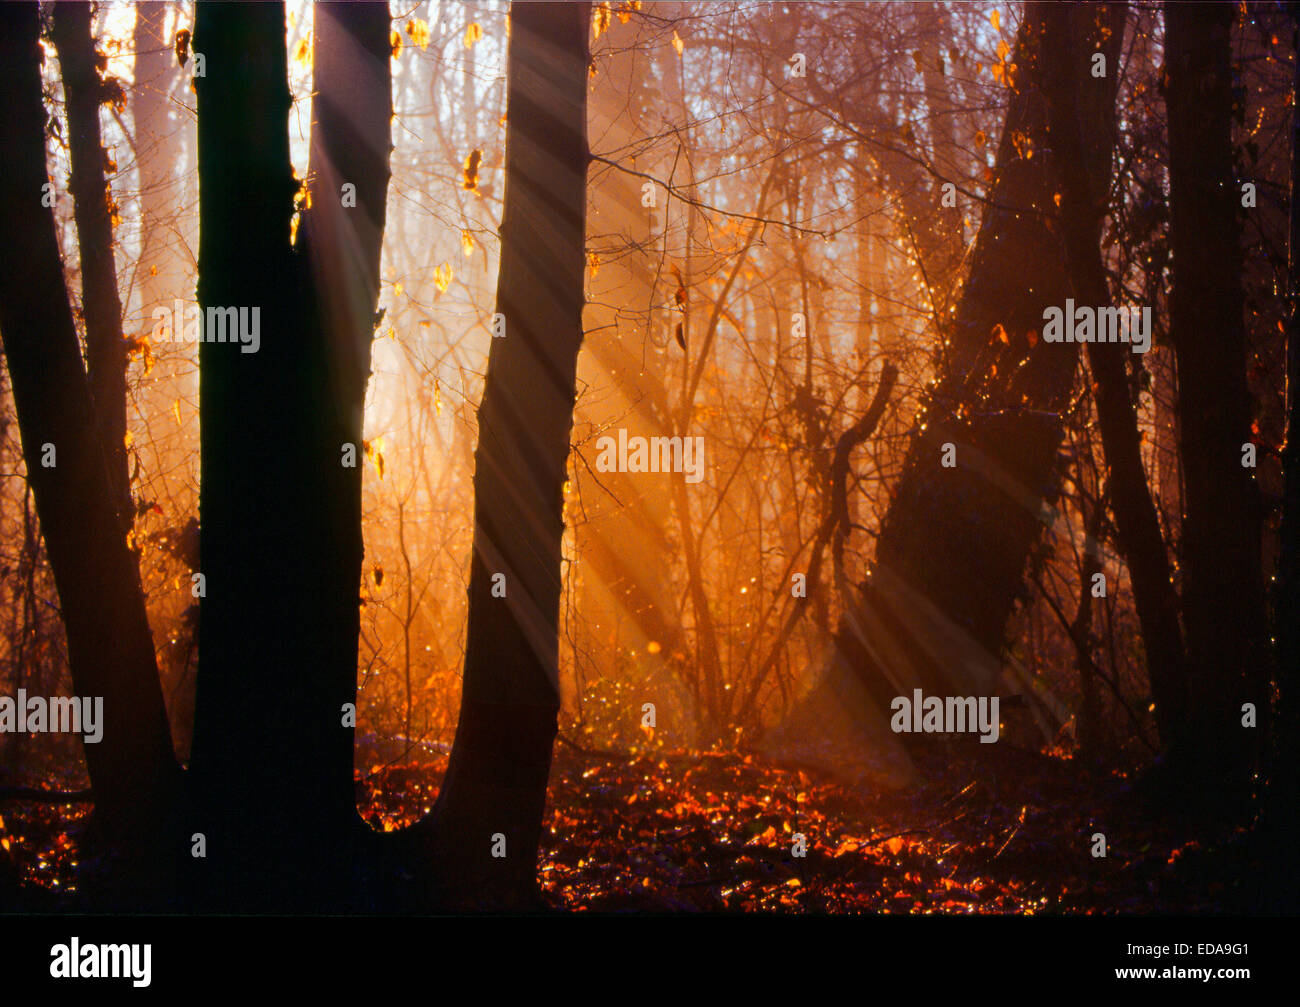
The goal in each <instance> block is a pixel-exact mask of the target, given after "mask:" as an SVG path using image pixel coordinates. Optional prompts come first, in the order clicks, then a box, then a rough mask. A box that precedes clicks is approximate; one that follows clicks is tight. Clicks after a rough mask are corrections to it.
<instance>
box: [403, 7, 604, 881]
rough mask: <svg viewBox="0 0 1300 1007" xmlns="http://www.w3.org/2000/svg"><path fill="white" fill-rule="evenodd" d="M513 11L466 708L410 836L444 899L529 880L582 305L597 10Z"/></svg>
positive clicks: (550, 731)
mask: <svg viewBox="0 0 1300 1007" xmlns="http://www.w3.org/2000/svg"><path fill="white" fill-rule="evenodd" d="M510 19H511V20H510V24H511V32H510V49H509V55H508V60H507V80H508V85H507V86H508V91H507V103H506V108H507V116H508V118H507V122H508V125H507V131H506V190H505V210H504V215H503V219H502V223H501V271H500V276H499V278H498V284H497V310H498V311H499V312H500V313H501V314H502V315H504V316H505V323H506V335H505V337H504V338H501V339H494V340H493V342H492V348H491V352H490V354H489V356H488V371H487V381H486V385H485V388H484V392H483V401H482V403H481V405H480V406H479V413H478V416H479V441H478V450H477V453H476V471H475V475H474V497H475V499H474V520H475V525H474V554H473V559H472V561H471V567H470V587H469V632H468V643H467V646H466V654H465V678H464V686H463V689H462V694H461V707H460V720H459V723H458V724H457V727H456V740H455V744H454V747H453V749H452V754H451V762H450V764H449V766H448V770H447V776H446V779H445V781H444V783H443V787H442V792H441V793H440V794H439V796H438V802H437V805H436V807H435V808H434V810H433V813H432V815H431V816H430V817H429V818H428V819H426V820H425V822H423V823H422V824H421V826H417V828H416V830H413V831H414V834H415V838H418V839H419V840H420V841H422V842H423V844H424V846H423V850H424V853H425V855H426V856H429V855H432V856H433V857H434V858H435V860H434V873H435V875H436V877H437V878H439V879H440V880H441V882H442V884H441V885H440V886H439V887H440V888H441V889H442V896H443V897H444V898H445V899H448V900H450V901H451V902H453V903H455V902H457V901H459V900H461V899H468V898H470V897H472V898H473V900H474V902H475V903H476V904H477V905H480V906H483V905H494V904H495V905H518V904H520V903H521V901H522V902H527V901H528V900H529V899H530V897H531V896H532V893H533V892H535V886H536V860H537V847H538V841H539V839H540V834H541V822H542V812H543V810H544V807H545V802H546V781H547V775H548V773H549V770H550V764H551V748H552V745H553V743H554V738H555V732H556V717H557V713H558V710H559V683H558V674H559V670H558V645H559V635H558V632H559V631H558V618H559V603H560V582H561V569H560V540H561V536H562V534H563V531H564V525H563V520H562V516H561V512H562V503H563V500H562V496H563V486H564V481H565V463H566V459H567V457H568V453H569V435H570V430H571V426H572V421H573V404H574V398H575V394H576V389H575V375H576V368H577V359H578V349H579V347H580V346H581V344H582V308H583V300H584V297H583V260H584V256H583V248H584V217H585V207H586V173H587V163H588V151H587V139H586V107H587V37H588V32H589V31H590V30H591V29H590V23H591V22H590V4H587V3H535V4H534V3H529V4H515V5H513V6H512V7H511V11H510ZM501 595H504V596H501ZM494 852H495V854H496V855H494Z"/></svg>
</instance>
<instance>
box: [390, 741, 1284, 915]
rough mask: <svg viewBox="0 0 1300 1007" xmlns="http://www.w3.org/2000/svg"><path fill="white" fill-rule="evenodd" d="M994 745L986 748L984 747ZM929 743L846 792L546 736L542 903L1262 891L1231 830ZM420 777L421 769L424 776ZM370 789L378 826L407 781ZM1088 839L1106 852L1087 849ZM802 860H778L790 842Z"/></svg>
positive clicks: (646, 904) (1030, 907)
mask: <svg viewBox="0 0 1300 1007" xmlns="http://www.w3.org/2000/svg"><path fill="white" fill-rule="evenodd" d="M990 747H994V746H990ZM996 748H997V749H999V750H1000V751H999V752H998V753H997V754H996V755H994V754H992V753H990V752H989V751H988V749H983V750H979V746H974V747H971V746H967V747H966V748H965V749H961V748H953V749H950V750H936V751H933V752H931V753H929V754H928V755H926V756H923V757H922V760H921V761H920V762H919V763H918V769H919V770H920V773H921V776H922V778H923V779H924V780H926V781H927V782H926V783H924V784H923V785H922V786H920V787H916V788H911V789H909V790H907V791H889V790H883V789H882V790H878V791H867V790H864V789H862V788H858V789H852V788H847V787H845V786H843V785H842V784H840V783H837V782H836V781H834V780H831V779H828V778H826V777H825V776H824V775H821V774H817V773H811V772H806V771H803V770H799V769H793V768H788V767H780V766H776V765H773V764H771V763H768V762H765V761H762V760H761V759H760V758H759V757H757V756H740V755H725V754H707V753H691V754H666V753H665V754H655V755H642V756H619V757H613V756H609V755H598V754H589V753H584V752H582V751H577V750H575V749H574V748H573V747H571V746H566V745H564V744H561V745H559V746H557V749H556V761H555V766H554V768H553V770H552V774H551V786H550V793H549V800H548V810H547V816H546V821H545V824H544V829H543V836H542V851H541V857H540V871H541V884H542V889H543V892H544V894H545V896H546V898H547V899H548V901H550V902H551V904H552V905H554V906H556V907H557V908H564V909H568V910H576V911H594V912H631V913H637V912H651V913H681V912H685V913H691V912H744V911H756V912H784V913H791V912H793V913H800V912H802V913H843V912H849V913H945V914H946V913H954V914H955V913H1015V914H1033V913H1044V912H1046V913H1084V914H1086V913H1137V914H1148V913H1216V912H1217V913H1223V912H1250V911H1258V909H1259V907H1260V906H1261V905H1262V904H1264V901H1265V899H1266V897H1267V894H1268V893H1267V892H1266V891H1264V890H1263V889H1264V888H1265V887H1266V886H1265V883H1264V878H1266V877H1267V876H1268V871H1267V870H1265V869H1264V867H1263V865H1262V863H1261V862H1260V859H1259V856H1258V854H1257V852H1256V847H1257V846H1258V844H1257V843H1256V842H1255V841H1254V839H1253V836H1252V834H1251V833H1250V832H1249V831H1247V830H1244V829H1231V828H1221V829H1219V830H1218V834H1216V835H1213V836H1207V835H1206V834H1205V829H1204V827H1201V828H1199V829H1197V830H1196V835H1197V838H1194V839H1193V838H1189V835H1190V834H1191V833H1190V830H1189V829H1187V828H1181V829H1180V828H1179V827H1178V826H1177V825H1175V824H1172V823H1170V822H1169V821H1168V820H1167V818H1161V819H1156V818H1153V817H1152V816H1151V815H1150V814H1148V813H1147V812H1145V811H1144V810H1143V808H1142V806H1141V803H1140V802H1139V801H1137V800H1136V799H1135V798H1134V796H1133V795H1132V794H1130V793H1127V792H1126V791H1127V790H1128V787H1127V782H1126V781H1125V780H1123V779H1119V778H1116V777H1113V776H1112V777H1103V778H1100V779H1095V780H1089V779H1088V778H1087V776H1086V774H1081V772H1080V768H1079V766H1078V765H1077V764H1075V763H1072V762H1070V761H1068V760H1062V759H1055V758H1048V757H1046V756H1041V755H1037V754H1035V753H1032V752H1027V751H1024V750H1017V749H1012V748H1010V747H1009V746H1005V747H1004V746H996ZM430 768H433V767H430ZM435 776H436V770H435V773H433V774H428V773H421V772H420V770H418V769H417V770H395V771H394V770H390V771H387V772H383V773H379V774H376V775H375V776H373V777H371V779H370V781H369V783H368V784H367V787H368V789H369V788H373V789H369V793H370V795H371V799H372V801H373V803H372V804H371V806H370V809H369V818H370V820H371V822H372V824H373V825H375V827H377V828H385V827H386V828H390V829H391V828H397V827H400V826H401V825H403V824H406V819H404V818H403V816H402V815H401V813H400V812H399V811H398V808H397V805H396V804H395V803H394V800H395V798H396V799H398V800H400V795H401V794H402V792H403V791H405V790H408V788H415V789H416V791H417V792H421V793H424V794H425V795H427V799H428V800H430V801H431V800H432V796H433V795H434V794H436V792H437V780H436V778H434V777H435ZM1097 832H1101V833H1104V835H1105V837H1106V843H1107V854H1106V857H1105V858H1100V857H1096V858H1095V857H1093V856H1092V849H1093V845H1094V841H1093V836H1094V834H1095V833H1097ZM800 833H802V834H803V835H804V836H805V839H806V855H805V856H803V857H796V856H793V855H792V850H793V847H794V844H795V837H796V835H797V834H800Z"/></svg>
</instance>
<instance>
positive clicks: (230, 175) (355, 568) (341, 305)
mask: <svg viewBox="0 0 1300 1007" xmlns="http://www.w3.org/2000/svg"><path fill="white" fill-rule="evenodd" d="M322 6H328V7H329V9H327V10H322V9H321V8H320V7H318V8H317V11H316V16H317V23H316V48H315V59H316V69H315V74H316V76H315V88H316V96H315V98H314V101H313V108H312V111H313V129H312V154H311V164H312V169H313V172H314V175H315V183H314V186H313V188H312V190H311V205H310V209H306V210H305V211H304V216H303V223H302V229H301V232H300V233H301V235H302V240H301V243H300V247H299V248H298V249H296V250H295V249H294V248H293V247H292V246H291V244H290V218H291V216H292V213H293V209H294V195H295V190H296V189H297V185H296V183H295V181H294V179H293V177H292V169H291V167H290V161H289V141H288V120H287V115H288V109H289V92H288V86H287V76H286V70H287V62H286V53H285V41H284V8H283V5H280V4H275V5H271V4H266V5H244V4H239V5H224V4H207V3H203V4H200V5H199V8H198V17H197V23H196V38H195V51H196V52H200V53H203V55H204V56H205V58H206V61H207V67H206V70H207V73H206V75H205V76H204V77H202V78H200V79H199V80H198V96H199V184H200V213H201V217H200V225H201V239H200V244H199V303H200V305H201V306H202V307H204V308H205V309H207V308H212V307H231V306H236V307H240V308H249V309H252V308H257V309H259V310H260V315H261V326H260V329H261V336H260V345H259V346H258V347H257V349H256V351H255V352H244V351H245V350H248V349H249V347H248V346H242V345H241V344H239V343H229V342H227V343H219V342H211V341H205V342H204V343H203V344H202V345H201V347H200V350H199V359H200V402H201V405H200V409H201V416H202V422H203V428H202V437H201V451H202V460H203V481H202V489H201V496H200V510H201V514H202V523H201V536H202V539H201V553H202V572H203V573H204V575H205V576H206V579H207V593H206V596H205V597H204V599H203V601H202V605H201V623H200V667H199V681H198V695H197V697H196V712H195V738H194V760H193V765H194V772H195V785H196V792H197V793H198V795H199V816H200V818H201V821H200V822H199V827H198V831H205V833H206V834H207V835H208V843H209V853H208V858H207V863H206V865H204V867H202V868H200V874H199V885H200V890H201V891H204V892H206V894H207V895H208V896H213V897H216V898H217V899H218V904H221V905H230V906H233V907H235V908H240V907H244V908H258V907H262V906H269V907H275V908H277V909H283V908H284V907H286V906H292V907H295V908H302V909H311V908H320V907H329V906H337V905H338V904H339V900H340V899H342V898H345V897H346V895H347V888H348V886H349V885H350V883H351V881H352V880H353V879H352V867H353V865H354V863H355V857H356V851H357V846H356V843H357V839H358V836H359V834H360V833H359V828H358V821H357V817H356V812H355V805H354V797H353V782H352V781H353V774H352V759H353V755H352V743H353V734H354V730H353V726H352V725H353V723H354V721H353V720H350V719H349V718H348V717H347V716H346V710H345V705H346V704H348V703H354V702H355V699H356V646H357V632H358V625H359V623H358V613H357V604H358V588H359V583H360V565H361V489H360V487H361V475H360V465H361V459H362V456H363V455H362V445H361V411H362V404H363V400H364V394H365V384H366V380H367V378H368V374H369V361H370V339H371V336H372V333H373V330H374V312H375V300H376V297H377V292H378V287H379V248H380V240H381V236H382V230H383V223H384V200H385V194H386V191H387V184H388V155H389V147H390V140H389V129H390V125H389V123H390V119H391V95H390V70H389V58H390V56H389V50H388V29H389V20H388V10H387V7H386V5H384V4H356V5H337V6H333V5H322ZM344 183H351V184H353V185H355V195H356V200H355V206H351V205H349V203H350V202H351V200H350V199H349V200H347V201H345V200H344V198H343V193H342V191H341V189H342V185H343V184H344ZM349 463H350V464H349ZM322 543H328V544H329V546H328V547H327V548H322ZM205 875H206V876H205Z"/></svg>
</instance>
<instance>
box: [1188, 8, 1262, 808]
mask: <svg viewBox="0 0 1300 1007" xmlns="http://www.w3.org/2000/svg"><path fill="white" fill-rule="evenodd" d="M1235 10H1236V8H1235V7H1233V6H1231V5H1220V4H1166V5H1165V30H1166V53H1165V63H1166V67H1167V73H1168V77H1167V83H1166V94H1165V100H1166V108H1167V110H1168V116H1169V201H1170V227H1169V233H1170V245H1171V250H1172V255H1173V289H1172V293H1171V296H1170V315H1171V337H1172V340H1173V345H1174V352H1175V355H1176V359H1177V367H1178V390H1179V434H1180V442H1181V443H1180V449H1181V458H1182V465H1183V473H1184V487H1185V493H1184V497H1183V611H1184V622H1185V624H1186V627H1187V655H1188V697H1187V702H1188V707H1187V709H1188V716H1187V719H1186V724H1185V730H1184V732H1183V734H1182V735H1181V737H1179V738H1178V739H1177V741H1176V750H1175V753H1174V758H1175V761H1176V762H1177V763H1179V764H1181V765H1182V767H1183V772H1184V774H1185V775H1186V778H1187V779H1188V781H1189V785H1190V786H1192V787H1194V789H1195V790H1196V792H1197V794H1198V798H1197V799H1198V801H1199V802H1200V804H1201V806H1205V805H1206V802H1207V801H1209V800H1211V799H1212V798H1221V799H1227V800H1234V799H1236V800H1240V799H1243V798H1246V797H1248V796H1249V793H1250V783H1249V778H1248V776H1249V771H1250V767H1251V763H1252V760H1253V758H1254V753H1255V739H1256V738H1258V737H1259V736H1260V734H1261V733H1262V732H1263V730H1264V727H1265V724H1264V718H1265V715H1266V713H1267V711H1268V708H1269V697H1268V690H1267V683H1268V680H1269V661H1268V657H1267V654H1266V652H1265V651H1266V646H1265V628H1264V627H1265V622H1264V620H1265V608H1264V585H1263V576H1262V570H1261V562H1262V558H1261V546H1260V536H1261V526H1260V503H1259V494H1258V489H1257V487H1256V485H1255V481H1254V470H1253V469H1251V468H1246V467H1245V466H1244V458H1243V446H1244V445H1245V444H1246V443H1247V442H1248V441H1249V440H1250V439H1251V414H1252V406H1251V397H1250V391H1249V388H1248V387H1247V384H1246V364H1247V358H1246V329H1245V318H1244V314H1243V303H1242V291H1241V261H1242V253H1241V248H1240V244H1239V242H1240V229H1239V226H1238V221H1237V212H1238V208H1239V206H1240V189H1239V186H1238V185H1237V175H1236V171H1235V168H1234V155H1233V145H1232V123H1233V114H1234V113H1233V102H1234V98H1233V85H1232V53H1231V30H1232V24H1233V20H1234V17H1235ZM1248 702H1249V703H1253V704H1254V706H1255V709H1256V711H1257V714H1258V716H1259V717H1260V727H1259V728H1257V729H1255V730H1252V729H1250V728H1245V727H1243V726H1242V716H1243V714H1242V706H1243V704H1244V703H1248Z"/></svg>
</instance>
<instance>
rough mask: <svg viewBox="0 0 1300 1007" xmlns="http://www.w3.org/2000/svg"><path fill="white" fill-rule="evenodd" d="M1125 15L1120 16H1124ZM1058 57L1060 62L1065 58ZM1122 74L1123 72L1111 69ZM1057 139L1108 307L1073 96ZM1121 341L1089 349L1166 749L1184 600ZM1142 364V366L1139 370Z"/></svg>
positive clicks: (1096, 202)
mask: <svg viewBox="0 0 1300 1007" xmlns="http://www.w3.org/2000/svg"><path fill="white" fill-rule="evenodd" d="M1122 9H1123V8H1121V10H1122ZM1068 56H1069V53H1068V51H1067V52H1061V53H1060V54H1059V55H1058V60H1059V61H1064V60H1065V59H1066V58H1068ZM1115 69H1116V70H1117V68H1115ZM1051 118H1052V139H1053V143H1054V145H1055V151H1056V153H1057V155H1058V158H1057V163H1058V165H1059V170H1060V177H1061V230H1062V233H1063V236H1064V239H1065V255H1066V262H1067V265H1068V268H1069V272H1070V278H1071V287H1072V289H1073V292H1074V297H1075V300H1076V301H1077V302H1078V303H1079V304H1081V305H1087V306H1089V307H1092V308H1094V309H1096V308H1100V307H1101V306H1103V305H1109V304H1110V300H1111V298H1110V285H1109V283H1108V281H1107V276H1106V266H1105V263H1104V262H1103V260H1102V255H1101V248H1100V246H1099V245H1098V239H1099V238H1100V236H1101V226H1102V220H1103V218H1104V217H1105V214H1106V209H1107V206H1106V202H1107V194H1108V192H1109V189H1110V173H1109V172H1107V173H1105V174H1103V175H1094V176H1092V177H1089V173H1088V171H1087V169H1086V166H1087V165H1088V164H1090V163H1095V162H1094V160H1093V158H1092V156H1091V155H1092V154H1093V151H1091V150H1090V149H1089V144H1088V141H1087V140H1086V139H1085V134H1084V133H1083V131H1082V130H1081V129H1080V120H1079V116H1078V111H1077V108H1076V107H1075V96H1074V94H1072V93H1071V92H1070V91H1069V89H1062V93H1061V100H1059V101H1055V102H1053V104H1052V117H1051ZM1114 134H1115V123H1114V121H1113V120H1112V121H1110V122H1108V123H1107V129H1106V135H1107V137H1108V138H1107V139H1105V140H1104V141H1103V140H1101V138H1100V137H1098V135H1097V134H1096V133H1092V134H1089V135H1090V136H1091V137H1092V140H1093V143H1094V144H1096V143H1101V144H1102V145H1103V146H1104V147H1105V148H1106V150H1108V151H1109V150H1110V149H1111V148H1112V147H1113V146H1114V141H1113V137H1114ZM1129 356H1132V351H1131V350H1130V348H1129V346H1127V345H1126V344H1123V343H1100V342H1097V343H1089V344H1088V363H1089V366H1090V368H1091V370H1092V376H1093V380H1094V382H1095V384H1094V386H1093V398H1094V401H1095V403H1096V406H1097V420H1098V425H1099V427H1100V429H1101V440H1102V445H1103V448H1104V449H1105V453H1106V463H1107V467H1108V468H1109V470H1110V480H1109V485H1108V489H1109V493H1108V496H1109V498H1110V500H1111V501H1112V508H1113V511H1114V514H1115V527H1116V530H1117V532H1118V539H1119V546H1120V551H1121V552H1122V553H1123V554H1124V560H1125V562H1126V563H1127V564H1128V569H1129V577H1130V580H1131V582H1132V585H1133V595H1134V601H1135V603H1136V607H1137V613H1138V620H1139V622H1140V623H1141V626H1142V640H1143V644H1144V646H1145V649H1146V658H1147V669H1148V674H1149V676H1150V681H1151V693H1152V696H1153V697H1154V698H1155V704H1156V723H1157V724H1158V725H1159V729H1160V736H1161V738H1162V739H1163V740H1164V742H1165V743H1166V744H1169V743H1171V742H1172V741H1173V739H1174V737H1175V736H1176V733H1177V730H1178V729H1179V725H1181V724H1182V722H1183V717H1184V715H1185V712H1186V680H1185V678H1184V673H1183V641H1182V633H1181V630H1180V629H1179V625H1178V598H1177V596H1176V594H1175V593H1174V588H1173V581H1172V579H1171V576H1170V568H1169V553H1168V551H1167V550H1166V548H1165V541H1164V537H1163V535H1162V534H1161V531H1160V519H1159V517H1158V516H1157V514H1156V508H1155V504H1154V503H1153V501H1152V499H1151V491H1150V489H1149V487H1148V486H1147V477H1146V470H1145V469H1144V468H1143V466H1142V448H1141V438H1140V435H1139V432H1138V426H1137V410H1136V408H1135V406H1134V401H1133V392H1132V390H1131V385H1130V383H1129V378H1128V366H1127V364H1126V359H1125V358H1126V357H1129ZM1138 366H1139V367H1140V366H1141V365H1140V364H1139V365H1138Z"/></svg>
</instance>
